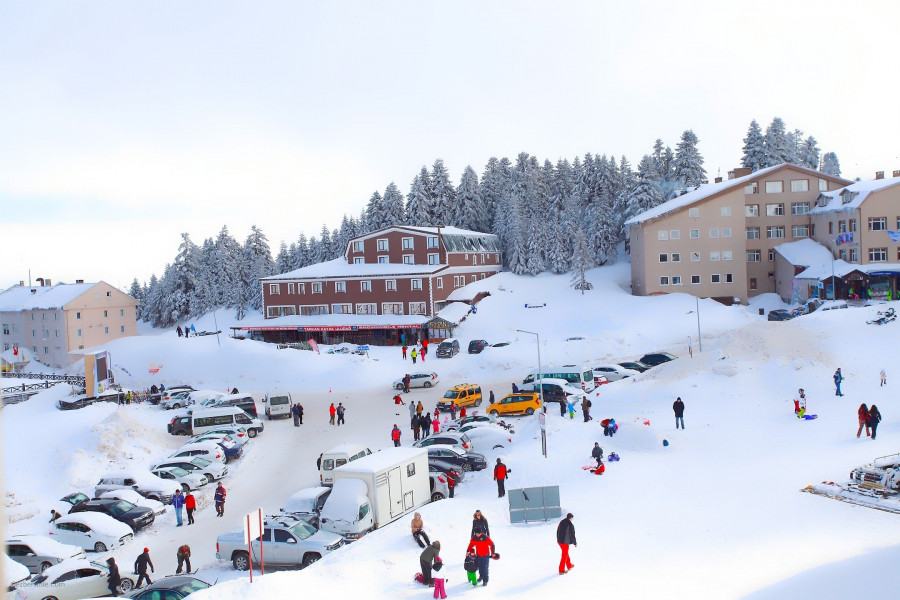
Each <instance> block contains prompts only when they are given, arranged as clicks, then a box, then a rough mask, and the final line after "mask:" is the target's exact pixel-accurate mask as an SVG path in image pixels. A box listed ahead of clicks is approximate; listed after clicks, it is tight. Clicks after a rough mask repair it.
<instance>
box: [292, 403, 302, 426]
mask: <svg viewBox="0 0 900 600" xmlns="http://www.w3.org/2000/svg"><path fill="white" fill-rule="evenodd" d="M291 414H292V415H293V416H294V427H300V409H299V408H298V407H297V405H296V404H295V405H293V406H292V407H291Z"/></svg>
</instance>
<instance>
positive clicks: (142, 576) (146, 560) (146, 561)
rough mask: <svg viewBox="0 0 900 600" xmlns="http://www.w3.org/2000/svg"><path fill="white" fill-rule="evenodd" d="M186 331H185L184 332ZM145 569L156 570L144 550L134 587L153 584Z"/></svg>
mask: <svg viewBox="0 0 900 600" xmlns="http://www.w3.org/2000/svg"><path fill="white" fill-rule="evenodd" d="M185 331H187V330H185ZM147 567H150V572H151V573H155V572H156V569H154V568H153V561H152V560H150V549H149V548H144V552H143V554H141V555H139V556H138V557H137V560H135V561H134V572H135V573H137V574H138V580H137V583H136V584H134V587H136V588H139V587H141V583H143V581H144V580H145V579H146V580H147V584H148V585H149V584H151V583H153V582H152V581H150V576H149V575H147Z"/></svg>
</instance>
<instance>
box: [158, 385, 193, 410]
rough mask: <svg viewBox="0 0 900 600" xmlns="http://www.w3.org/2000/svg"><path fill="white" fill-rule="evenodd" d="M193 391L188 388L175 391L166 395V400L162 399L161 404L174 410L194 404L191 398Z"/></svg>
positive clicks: (167, 408)
mask: <svg viewBox="0 0 900 600" xmlns="http://www.w3.org/2000/svg"><path fill="white" fill-rule="evenodd" d="M191 393H192V392H189V391H187V390H183V391H180V392H175V393H173V394H170V395H168V396H166V398H165V399H164V400H162V401H161V402H160V403H159V405H160V406H162V407H163V408H164V409H166V410H174V409H177V408H184V407H185V406H190V405H192V404H194V401H193V400H191Z"/></svg>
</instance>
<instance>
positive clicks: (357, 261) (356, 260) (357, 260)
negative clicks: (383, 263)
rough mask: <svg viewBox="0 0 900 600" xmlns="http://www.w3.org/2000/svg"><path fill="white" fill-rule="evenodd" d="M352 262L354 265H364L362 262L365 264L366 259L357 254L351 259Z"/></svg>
mask: <svg viewBox="0 0 900 600" xmlns="http://www.w3.org/2000/svg"><path fill="white" fill-rule="evenodd" d="M353 264H354V265H364V264H366V259H365V258H363V257H361V256H357V257H355V258H354V259H353Z"/></svg>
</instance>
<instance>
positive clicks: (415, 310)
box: [409, 302, 425, 315]
mask: <svg viewBox="0 0 900 600" xmlns="http://www.w3.org/2000/svg"><path fill="white" fill-rule="evenodd" d="M409 314H411V315H424V314H425V303H424V302H410V303H409Z"/></svg>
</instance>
